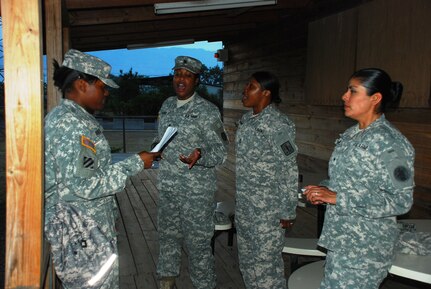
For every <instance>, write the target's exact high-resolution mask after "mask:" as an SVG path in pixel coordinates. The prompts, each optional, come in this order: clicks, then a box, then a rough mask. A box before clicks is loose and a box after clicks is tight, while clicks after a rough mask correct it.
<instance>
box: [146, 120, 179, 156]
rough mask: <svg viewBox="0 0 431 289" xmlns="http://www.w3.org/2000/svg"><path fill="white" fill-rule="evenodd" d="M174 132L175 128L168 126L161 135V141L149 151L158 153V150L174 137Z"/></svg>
mask: <svg viewBox="0 0 431 289" xmlns="http://www.w3.org/2000/svg"><path fill="white" fill-rule="evenodd" d="M176 132H177V128H176V127H172V126H169V127H168V128H167V129H166V131H165V133H164V134H163V137H162V139H161V141H160V142H159V143H158V144H157V145H156V146H155V147H154V148H153V149H152V150H151V152H152V153H155V152H158V151H160V149H161V148H162V147H163V146H164V145H165V144H166V143H167V142H168V141H169V140H170V139H171V138H172V137H173V136H174V135H175V133H176Z"/></svg>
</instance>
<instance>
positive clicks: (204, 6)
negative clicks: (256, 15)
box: [154, 0, 277, 14]
mask: <svg viewBox="0 0 431 289" xmlns="http://www.w3.org/2000/svg"><path fill="white" fill-rule="evenodd" d="M275 4H277V0H201V1H184V2H171V3H156V4H154V13H155V14H171V13H183V12H196V11H206V10H217V9H232V8H241V7H254V6H264V5H275Z"/></svg>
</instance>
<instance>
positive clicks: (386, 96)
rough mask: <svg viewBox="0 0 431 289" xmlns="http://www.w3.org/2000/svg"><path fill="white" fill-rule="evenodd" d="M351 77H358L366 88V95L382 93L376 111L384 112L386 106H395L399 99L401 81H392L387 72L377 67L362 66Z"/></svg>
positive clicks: (401, 86)
mask: <svg viewBox="0 0 431 289" xmlns="http://www.w3.org/2000/svg"><path fill="white" fill-rule="evenodd" d="M351 78H355V79H358V80H359V81H360V82H361V84H362V85H363V86H364V87H365V88H366V90H367V95H368V96H371V95H373V94H374V93H380V94H381V95H382V101H381V103H380V106H379V107H378V111H377V112H378V113H380V112H385V111H386V109H387V108H396V107H398V105H399V102H400V100H401V95H402V93H403V85H402V84H401V82H398V81H392V79H391V77H390V76H389V74H387V73H386V72H385V71H384V70H382V69H379V68H364V69H361V70H358V71H356V72H355V73H353V75H352V76H351Z"/></svg>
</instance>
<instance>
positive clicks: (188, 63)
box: [172, 56, 202, 74]
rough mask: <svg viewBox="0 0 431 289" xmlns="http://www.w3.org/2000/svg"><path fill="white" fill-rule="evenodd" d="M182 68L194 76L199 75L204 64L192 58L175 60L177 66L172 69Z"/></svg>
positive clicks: (178, 57)
mask: <svg viewBox="0 0 431 289" xmlns="http://www.w3.org/2000/svg"><path fill="white" fill-rule="evenodd" d="M180 68H184V69H187V70H188V71H190V72H191V73H194V74H199V73H201V70H202V62H200V61H199V60H197V59H196V58H193V57H190V56H177V58H175V66H174V68H172V69H173V70H175V69H180Z"/></svg>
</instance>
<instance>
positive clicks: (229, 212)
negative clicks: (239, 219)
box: [211, 201, 236, 254]
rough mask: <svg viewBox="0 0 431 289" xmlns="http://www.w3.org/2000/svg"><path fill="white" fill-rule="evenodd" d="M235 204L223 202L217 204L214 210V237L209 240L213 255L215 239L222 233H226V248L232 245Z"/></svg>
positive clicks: (234, 230)
mask: <svg viewBox="0 0 431 289" xmlns="http://www.w3.org/2000/svg"><path fill="white" fill-rule="evenodd" d="M234 218H235V204H234V203H233V202H229V201H224V202H217V204H216V207H215V209H214V223H215V226H214V235H213V237H212V238H211V248H212V253H213V254H214V245H215V239H216V238H217V237H218V236H219V235H220V234H221V233H222V232H225V231H227V232H228V243H227V244H228V246H232V245H233V235H234V233H235V232H236V229H235V225H234Z"/></svg>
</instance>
